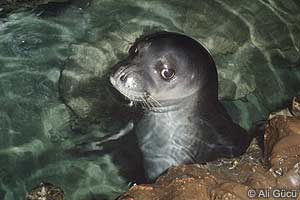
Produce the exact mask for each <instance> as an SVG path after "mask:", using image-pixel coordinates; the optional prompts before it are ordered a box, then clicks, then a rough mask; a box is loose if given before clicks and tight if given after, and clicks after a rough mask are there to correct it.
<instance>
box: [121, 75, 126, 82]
mask: <svg viewBox="0 0 300 200" xmlns="http://www.w3.org/2000/svg"><path fill="white" fill-rule="evenodd" d="M120 80H121V81H125V80H126V74H125V73H123V74H121V76H120Z"/></svg>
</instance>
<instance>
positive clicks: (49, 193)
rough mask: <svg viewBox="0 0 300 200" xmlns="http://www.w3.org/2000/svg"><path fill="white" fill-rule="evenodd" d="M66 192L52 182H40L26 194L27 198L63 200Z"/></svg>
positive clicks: (29, 199) (32, 199)
mask: <svg viewBox="0 0 300 200" xmlns="http://www.w3.org/2000/svg"><path fill="white" fill-rule="evenodd" d="M63 199H64V192H63V190H62V189H60V188H59V187H56V186H54V185H52V184H51V183H40V185H39V186H37V187H36V188H34V189H32V191H31V192H30V193H29V194H27V195H26V200H63Z"/></svg>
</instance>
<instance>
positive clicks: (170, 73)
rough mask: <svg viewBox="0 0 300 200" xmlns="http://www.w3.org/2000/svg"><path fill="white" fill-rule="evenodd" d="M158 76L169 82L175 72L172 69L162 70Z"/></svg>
mask: <svg viewBox="0 0 300 200" xmlns="http://www.w3.org/2000/svg"><path fill="white" fill-rule="evenodd" d="M160 75H161V76H162V77H163V79H165V80H170V79H172V78H173V77H174V75H175V70H174V69H168V68H164V69H162V70H161V71H160Z"/></svg>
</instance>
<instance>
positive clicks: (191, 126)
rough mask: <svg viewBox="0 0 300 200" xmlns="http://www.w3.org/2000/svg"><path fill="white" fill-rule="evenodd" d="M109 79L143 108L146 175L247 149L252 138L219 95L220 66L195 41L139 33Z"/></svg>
mask: <svg viewBox="0 0 300 200" xmlns="http://www.w3.org/2000/svg"><path fill="white" fill-rule="evenodd" d="M128 54H129V55H128V57H127V58H126V59H125V60H123V61H121V62H119V63H117V64H116V65H115V66H114V67H113V72H112V74H111V76H110V82H111V84H112V85H113V87H114V88H116V89H117V90H118V91H119V92H120V93H121V94H122V95H124V96H125V97H127V98H128V99H129V100H130V101H132V102H134V104H137V105H138V104H141V105H143V107H144V110H143V112H144V114H143V117H142V118H141V119H140V120H139V121H138V122H137V123H136V124H135V128H134V131H135V134H136V137H137V139H138V144H139V147H140V149H141V152H142V155H143V162H144V168H145V172H146V177H147V178H148V180H150V181H151V180H154V179H155V178H157V177H158V176H159V175H161V174H162V173H163V172H165V171H166V170H167V169H168V168H169V167H171V166H177V165H180V164H190V163H205V162H207V161H212V160H215V159H218V158H230V157H234V156H238V155H240V154H242V153H243V152H245V150H246V148H247V147H248V145H249V142H250V137H249V135H248V134H247V132H246V131H245V130H244V129H242V128H241V127H240V126H239V125H237V124H235V123H234V122H233V121H232V119H231V117H230V116H229V115H228V113H227V112H226V110H225V108H224V107H223V106H222V104H221V103H220V102H219V100H218V77H217V69H216V66H215V63H214V61H213V58H212V56H211V55H210V53H209V52H208V51H207V50H206V49H205V48H204V47H203V46H202V45H201V44H200V43H198V42H197V41H196V40H194V39H192V38H190V37H188V36H185V35H182V34H179V33H172V32H158V33H154V34H150V35H146V36H142V37H140V38H138V39H137V40H136V41H135V43H134V44H133V45H132V46H131V48H130V49H129V53H128Z"/></svg>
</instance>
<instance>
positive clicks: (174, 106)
mask: <svg viewBox="0 0 300 200" xmlns="http://www.w3.org/2000/svg"><path fill="white" fill-rule="evenodd" d="M197 100H198V96H197V94H192V95H190V96H187V97H185V98H182V99H178V100H174V101H171V102H168V104H167V105H163V106H160V107H159V106H153V107H150V108H147V109H146V112H155V113H165V112H170V111H177V110H181V109H186V108H187V107H191V106H193V105H194V104H196V103H197Z"/></svg>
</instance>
